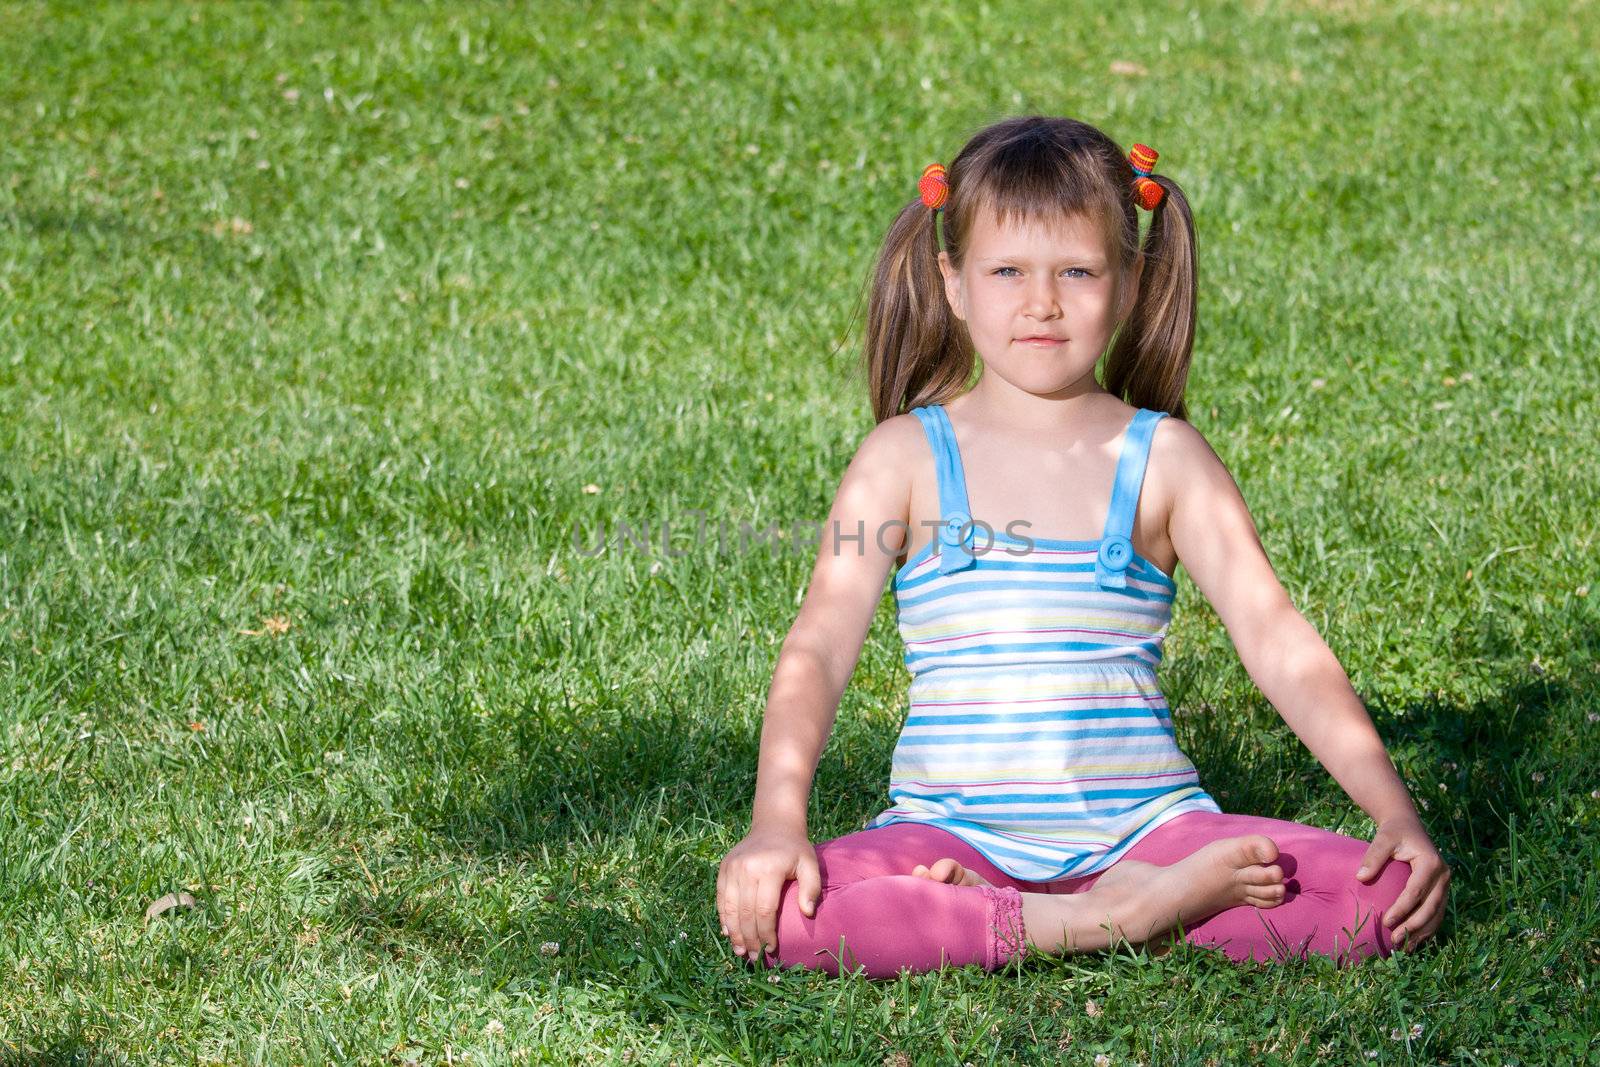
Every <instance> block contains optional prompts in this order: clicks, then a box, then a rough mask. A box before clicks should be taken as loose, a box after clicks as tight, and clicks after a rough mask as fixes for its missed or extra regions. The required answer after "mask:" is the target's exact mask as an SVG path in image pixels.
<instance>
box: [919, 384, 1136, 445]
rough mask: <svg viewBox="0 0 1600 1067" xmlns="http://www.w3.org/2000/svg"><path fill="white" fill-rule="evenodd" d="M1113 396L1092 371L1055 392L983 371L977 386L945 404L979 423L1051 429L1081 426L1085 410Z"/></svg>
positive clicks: (1018, 427) (1019, 428)
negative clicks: (1029, 387)
mask: <svg viewBox="0 0 1600 1067" xmlns="http://www.w3.org/2000/svg"><path fill="white" fill-rule="evenodd" d="M1110 395H1111V394H1110V393H1108V392H1107V391H1106V390H1105V389H1103V388H1102V387H1101V385H1100V383H1099V382H1097V381H1095V378H1094V374H1093V373H1090V374H1088V375H1085V376H1084V377H1083V378H1082V379H1081V380H1079V381H1077V382H1074V383H1073V384H1071V385H1069V386H1067V387H1066V388H1064V389H1061V390H1060V391H1058V392H1054V393H1030V392H1027V391H1025V390H1022V389H1018V388H1017V387H1015V386H1013V385H1011V384H1009V383H1008V382H1005V381H1003V380H1001V379H1000V378H999V377H997V376H996V375H993V374H984V375H982V376H981V377H980V378H979V379H978V384H977V385H975V386H973V387H972V388H971V389H970V390H968V391H967V392H966V393H963V394H962V395H961V396H960V397H957V398H956V399H955V400H952V401H951V402H950V403H949V404H948V405H946V406H947V407H949V408H952V409H954V410H956V411H957V412H958V413H960V414H961V415H964V416H966V417H967V418H968V419H971V420H973V421H976V422H984V423H991V424H996V425H1001V426H1009V427H1011V428H1012V429H1016V430H1042V431H1051V430H1061V429H1065V428H1067V427H1072V426H1081V425H1082V422H1083V418H1084V415H1085V413H1086V412H1088V411H1089V410H1090V409H1092V408H1095V407H1098V406H1099V404H1100V398H1101V397H1108V396H1110Z"/></svg>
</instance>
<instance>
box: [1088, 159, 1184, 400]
mask: <svg viewBox="0 0 1600 1067" xmlns="http://www.w3.org/2000/svg"><path fill="white" fill-rule="evenodd" d="M1130 173H1131V171H1130ZM1150 177H1151V180H1153V181H1155V182H1156V183H1157V184H1159V185H1160V186H1161V188H1162V190H1163V194H1162V197H1161V202H1160V203H1159V204H1157V205H1156V208H1155V210H1154V211H1153V212H1152V213H1151V216H1150V229H1149V232H1148V233H1146V234H1145V239H1144V246H1143V248H1144V271H1143V274H1142V276H1141V277H1140V280H1139V293H1138V297H1137V298H1136V299H1135V301H1134V305H1133V309H1132V310H1131V311H1130V312H1129V313H1128V318H1127V321H1126V322H1124V323H1123V325H1122V329H1121V330H1120V331H1119V332H1118V334H1117V340H1116V342H1115V343H1114V344H1113V345H1112V348H1111V352H1110V354H1109V355H1107V356H1106V362H1105V383H1104V384H1105V388H1106V391H1107V392H1109V393H1111V394H1112V395H1113V396H1118V397H1121V398H1122V399H1123V400H1125V401H1126V402H1127V403H1129V404H1132V405H1133V406H1134V407H1140V408H1152V409H1154V410H1156V411H1165V412H1167V413H1168V414H1170V415H1173V416H1176V417H1177V418H1180V419H1187V418H1188V412H1187V410H1186V409H1185V407H1184V403H1183V391H1184V388H1185V386H1186V385H1187V383H1188V379H1189V358H1190V355H1191V354H1192V351H1193V349H1194V321H1195V292H1196V279H1195V254H1194V217H1193V215H1191V214H1190V212H1189V202H1188V200H1186V199H1185V198H1184V195H1183V192H1182V190H1180V189H1179V188H1178V184H1177V183H1176V182H1174V181H1173V180H1172V179H1171V178H1167V177H1164V176H1162V175H1159V174H1153V175H1151V176H1150ZM1130 189H1131V186H1130Z"/></svg>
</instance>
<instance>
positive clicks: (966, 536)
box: [939, 511, 972, 545]
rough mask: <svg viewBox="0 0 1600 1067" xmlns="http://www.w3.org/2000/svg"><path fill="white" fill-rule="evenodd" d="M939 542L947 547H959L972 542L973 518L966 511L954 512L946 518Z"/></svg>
mask: <svg viewBox="0 0 1600 1067" xmlns="http://www.w3.org/2000/svg"><path fill="white" fill-rule="evenodd" d="M939 540H941V541H943V542H944V543H945V544H947V545H959V544H961V543H962V542H963V541H970V540H972V516H971V515H968V514H967V513H966V512H964V511H952V512H951V513H950V514H948V515H946V516H945V517H944V525H943V526H941V527H940V528H939Z"/></svg>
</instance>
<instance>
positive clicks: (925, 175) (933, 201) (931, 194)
mask: <svg viewBox="0 0 1600 1067" xmlns="http://www.w3.org/2000/svg"><path fill="white" fill-rule="evenodd" d="M917 192H919V193H921V194H922V202H923V204H924V205H926V206H928V207H931V208H933V210H935V211H938V210H939V209H940V208H941V207H944V202H945V201H946V200H947V199H949V197H950V183H949V182H947V181H945V177H944V164H943V163H929V164H928V165H927V166H926V167H923V168H922V177H921V178H920V179H918V181H917Z"/></svg>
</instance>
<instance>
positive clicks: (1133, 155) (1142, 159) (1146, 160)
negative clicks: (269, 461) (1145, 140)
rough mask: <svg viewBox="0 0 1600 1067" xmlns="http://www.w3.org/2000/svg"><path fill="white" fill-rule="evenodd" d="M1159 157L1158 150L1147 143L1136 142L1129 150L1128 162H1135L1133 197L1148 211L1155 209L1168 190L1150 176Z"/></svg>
mask: <svg viewBox="0 0 1600 1067" xmlns="http://www.w3.org/2000/svg"><path fill="white" fill-rule="evenodd" d="M1157 158H1159V156H1158V154H1157V152H1156V150H1155V149H1154V148H1151V147H1150V146H1149V145H1147V144H1136V145H1134V146H1133V148H1131V149H1129V151H1128V162H1129V163H1132V164H1133V199H1134V202H1135V203H1137V204H1138V205H1139V206H1140V207H1142V208H1144V209H1145V210H1146V211H1154V210H1155V209H1156V205H1157V204H1159V203H1161V198H1162V197H1163V196H1165V195H1166V192H1167V191H1166V190H1165V189H1163V188H1162V187H1161V183H1160V182H1157V181H1153V180H1152V179H1151V177H1150V174H1151V172H1152V171H1154V170H1155V169H1156V159H1157Z"/></svg>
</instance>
